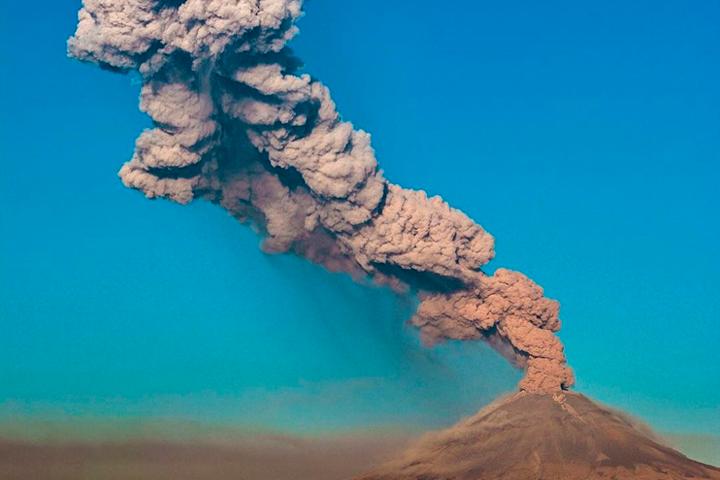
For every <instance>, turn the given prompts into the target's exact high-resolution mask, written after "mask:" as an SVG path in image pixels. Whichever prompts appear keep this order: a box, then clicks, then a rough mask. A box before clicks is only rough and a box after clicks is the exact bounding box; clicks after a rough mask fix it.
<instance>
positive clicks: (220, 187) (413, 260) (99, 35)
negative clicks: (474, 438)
mask: <svg viewBox="0 0 720 480" xmlns="http://www.w3.org/2000/svg"><path fill="white" fill-rule="evenodd" d="M301 7H302V2H301V0H186V1H181V0H85V1H84V6H83V8H82V9H81V10H80V13H79V23H78V27H77V32H76V33H75V35H74V36H73V37H72V38H71V39H70V40H69V42H68V48H69V52H70V55H71V56H73V57H75V58H78V59H80V60H83V61H88V62H93V63H97V64H99V65H100V66H101V67H104V68H107V69H111V70H115V71H120V72H127V71H132V70H136V71H138V72H139V73H140V75H141V77H142V80H143V87H142V94H141V102H140V106H141V108H142V110H143V111H145V112H146V113H147V114H148V115H149V116H150V117H151V118H152V120H153V122H154V126H155V128H153V129H150V130H146V131H145V132H143V133H142V134H141V135H140V137H139V138H138V139H137V144H136V149H135V154H134V156H133V158H132V159H131V160H130V161H129V162H128V163H126V164H125V165H124V166H123V167H122V169H121V170H120V177H121V178H122V181H123V182H124V183H125V185H127V186H128V187H131V188H135V189H137V190H140V191H142V192H144V193H145V195H146V196H147V197H148V198H158V197H163V198H168V199H171V200H174V201H176V202H179V203H183V204H184V203H188V202H190V201H191V200H193V199H196V198H205V199H208V200H210V201H212V202H215V203H217V204H219V205H221V206H222V207H223V208H225V209H226V210H227V211H228V212H230V213H231V214H232V215H233V216H234V217H235V218H237V219H238V220H240V221H242V222H247V223H250V224H251V225H253V226H255V228H257V229H258V230H259V231H260V232H261V233H262V234H263V235H264V236H265V240H264V243H263V248H264V249H265V250H266V251H268V252H287V251H292V252H295V253H296V254H298V255H301V256H303V257H305V258H307V259H309V260H311V261H313V262H316V263H319V264H322V265H324V266H325V267H326V268H328V269H330V270H332V271H342V272H347V273H349V274H351V275H353V276H354V277H355V278H357V279H359V280H362V279H366V278H369V279H372V280H373V281H375V282H377V283H381V284H386V285H389V286H391V287H392V288H394V289H395V290H397V291H407V290H413V291H416V292H417V293H418V295H419V298H420V306H419V308H418V311H417V313H416V314H415V316H414V317H413V319H412V323H413V324H414V325H416V326H417V327H419V328H420V329H421V331H422V336H423V339H424V340H425V341H426V343H429V344H432V343H435V342H438V341H442V340H445V339H462V340H470V339H485V340H488V341H489V342H491V344H492V345H494V346H495V347H496V348H498V349H499V350H500V351H501V352H503V353H504V354H506V355H507V356H508V357H509V358H510V359H511V360H513V361H514V362H516V364H518V365H520V366H523V367H525V368H526V375H525V377H524V379H523V380H522V382H521V383H520V388H521V389H522V390H525V391H529V392H537V393H551V392H556V391H558V390H561V389H566V388H569V387H570V386H571V385H572V383H573V375H572V372H571V370H570V369H569V368H568V367H567V365H566V361H565V355H564V353H563V346H562V344H561V342H560V341H559V339H558V338H557V337H556V336H555V335H554V333H553V332H556V331H557V330H558V329H559V328H560V321H559V319H558V304H557V302H555V301H553V300H549V299H547V298H544V297H543V291H542V289H541V288H540V287H539V286H537V285H536V284H535V283H533V282H532V281H531V280H529V279H528V278H527V277H525V276H523V275H522V274H520V273H517V272H512V271H509V270H498V271H497V272H496V273H495V274H494V275H492V276H488V275H486V274H484V273H483V272H482V271H481V270H480V268H481V267H482V266H483V265H485V264H486V263H488V262H489V261H490V260H491V259H492V258H493V256H494V248H493V244H494V240H493V237H492V236H491V235H490V234H488V233H487V232H485V231H484V230H483V229H482V228H481V227H480V226H479V225H477V224H475V223H474V222H473V221H472V220H470V219H469V218H468V217H467V216H466V215H464V214H463V213H462V212H460V211H459V210H455V209H453V208H451V207H450V206H448V205H447V204H446V203H445V202H444V201H442V200H441V199H440V198H439V197H434V198H428V197H427V196H426V195H425V193H424V192H422V191H414V190H408V189H404V188H402V187H399V186H397V185H394V184H392V183H390V182H388V181H387V180H385V178H383V174H382V171H380V170H379V169H378V165H377V162H376V160H375V155H374V152H373V149H372V147H371V146H370V137H369V135H368V134H367V133H365V132H362V131H358V130H354V129H353V127H352V125H351V124H350V123H347V122H344V121H342V120H341V119H340V117H339V115H338V113H337V111H336V110H335V105H334V103H333V101H332V99H331V98H330V93H329V91H328V89H327V88H326V87H325V86H324V85H323V84H322V83H320V82H318V81H316V80H314V79H312V78H311V77H310V76H308V75H306V74H299V73H297V71H298V69H299V67H300V62H299V61H298V60H297V59H296V58H295V57H294V56H293V54H292V52H291V51H290V49H289V48H288V47H287V46H286V43H287V42H288V40H290V39H291V38H292V37H293V36H294V35H295V33H296V32H297V28H296V27H295V26H294V23H295V21H296V20H297V19H298V17H299V16H300V15H301Z"/></svg>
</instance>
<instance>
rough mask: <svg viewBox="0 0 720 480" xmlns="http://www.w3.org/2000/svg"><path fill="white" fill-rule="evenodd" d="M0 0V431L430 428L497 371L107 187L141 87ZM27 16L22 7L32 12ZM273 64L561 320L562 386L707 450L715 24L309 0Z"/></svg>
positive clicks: (233, 235) (717, 81) (644, 13)
mask: <svg viewBox="0 0 720 480" xmlns="http://www.w3.org/2000/svg"><path fill="white" fill-rule="evenodd" d="M36 5H38V8H35V9H34V10H33V12H32V19H31V20H30V21H28V20H22V21H20V20H17V21H16V19H18V18H20V17H21V16H22V15H23V14H25V13H24V9H25V8H26V7H24V6H23V5H20V4H19V3H17V2H10V1H8V0H0V9H1V13H2V15H0V27H2V29H3V31H4V32H5V38H6V41H5V42H3V44H2V45H0V55H1V57H0V59H1V60H2V61H1V62H0V87H1V88H2V92H3V97H2V108H1V109H0V123H1V124H2V128H0V158H1V161H2V166H3V175H2V176H1V177H0V231H1V232H2V235H1V236H0V328H1V329H2V335H0V412H4V413H3V415H4V416H5V417H8V416H15V417H17V416H18V414H22V415H31V416H32V415H34V416H43V415H46V416H49V415H57V414H62V415H66V414H69V415H79V416H98V417H103V416H120V417H124V416H132V417H137V418H145V417H157V416H166V417H190V418H194V419H199V420H203V421H216V420H219V421H230V420H232V421H237V422H246V423H247V422H254V423H256V424H258V425H260V426H267V427H269V428H276V429H291V430H312V429H320V430H322V429H336V428H346V427H352V426H362V425H366V424H370V423H373V424H375V423H393V424H413V425H417V424H422V425H427V426H435V425H443V424H448V423H451V422H452V421H453V420H455V419H456V418H458V417H459V416H461V415H464V414H469V413H471V412H472V411H473V410H474V409H476V408H477V407H479V406H480V405H481V404H482V403H484V402H487V401H488V400H489V399H491V398H493V397H494V396H495V395H497V394H498V393H500V392H502V391H506V390H508V389H511V388H512V386H513V385H514V383H515V382H516V381H517V379H518V373H517V372H515V371H513V369H512V368H510V367H509V366H507V365H506V363H505V362H504V361H503V360H502V359H499V358H497V356H496V355H495V354H494V353H493V352H490V351H489V350H488V349H487V348H485V347H484V346H482V345H447V346H444V347H442V348H440V349H437V350H433V351H427V350H424V349H423V348H422V347H420V346H419V345H418V342H417V338H416V337H415V334H414V332H412V331H411V330H409V329H408V328H406V327H404V325H403V324H404V321H405V320H406V319H407V318H408V316H409V314H410V311H411V310H412V305H411V304H410V303H408V302H407V301H405V300H402V299H397V298H395V297H394V296H393V295H392V294H390V293H388V292H386V291H383V290H380V289H366V288H363V287H360V286H357V285H354V284H352V282H350V281H349V280H348V279H347V278H344V277H341V276H337V275H330V274H328V273H325V272H323V271H321V270H320V269H318V268H317V267H314V266H312V265H307V264H305V263H304V262H302V261H300V260H298V259H295V258H292V257H288V256H279V257H268V256H266V255H264V254H262V253H261V252H259V250H258V249H257V245H258V239H257V238H256V237H255V235H254V234H253V233H252V232H251V231H250V230H249V229H247V228H245V227H243V226H241V225H238V224H236V223H235V222H234V221H233V220H232V219H230V218H229V217H228V216H227V215H226V214H225V213H223V212H222V211H221V210H220V209H217V208H215V207H213V206H211V205H207V204H203V203H198V204H194V205H192V206H190V207H180V206H177V205H172V204H169V203H166V202H148V201H146V200H145V199H143V198H142V196H141V195H140V194H138V193H136V192H132V191H128V190H126V189H124V188H123V187H122V185H121V184H120V182H119V180H118V179H117V178H116V172H117V170H118V168H119V167H120V165H121V164H122V162H124V161H125V160H126V159H128V158H129V156H130V154H131V152H132V148H133V142H134V139H135V137H136V136H137V134H138V133H139V132H140V131H141V129H142V128H144V127H145V126H147V125H148V121H147V119H146V118H145V117H144V115H143V114H141V113H140V112H139V111H138V110H137V97H138V89H139V86H138V85H137V82H135V81H134V80H133V78H132V77H130V76H119V75H113V74H111V73H108V72H103V71H100V70H99V69H97V68H94V67H91V66H87V65H81V64H78V63H76V62H72V61H70V60H68V59H66V57H65V44H64V42H65V39H66V37H67V36H68V35H70V34H71V33H72V31H73V27H74V22H75V15H76V11H77V9H78V8H79V2H75V1H73V2H50V1H46V2H42V1H41V2H40V3H39V4H38V3H36ZM40 5H42V6H43V8H39V6H40ZM306 11H307V15H306V17H305V18H303V19H302V21H301V23H300V27H301V31H302V33H301V35H300V36H299V37H298V38H297V40H295V41H294V43H293V45H294V48H295V49H296V50H297V53H298V54H299V55H300V56H301V57H302V58H303V59H304V60H305V62H306V66H305V69H306V70H307V71H308V72H311V73H312V74H313V75H315V76H317V77H318V78H320V79H322V80H323V82H324V83H326V84H327V85H328V86H329V87H330V88H331V90H332V92H333V96H334V98H335V100H336V102H337V104H338V108H339V110H340V111H341V112H342V113H343V116H344V117H345V118H346V119H348V120H351V121H352V122H353V123H354V124H355V125H356V126H357V127H359V128H362V129H365V130H367V131H369V132H370V133H371V134H372V135H373V144H374V146H375V148H376V151H377V155H378V159H379V161H380V163H381V165H382V167H383V168H384V170H385V172H386V176H387V177H388V178H389V179H390V180H392V181H394V182H396V183H400V184H402V185H403V186H407V187H414V188H422V189H425V190H426V191H428V192H429V193H431V194H440V195H442V196H443V197H444V198H445V199H446V200H448V201H449V202H450V203H451V204H452V205H453V206H456V207H459V208H461V209H462V210H464V211H465V212H467V213H468V214H469V215H470V216H471V217H473V218H474V219H475V220H477V221H478V222H479V223H480V224H482V225H483V226H484V227H485V228H487V229H488V230H489V231H490V232H491V233H493V234H494V235H495V237H496V239H497V252H498V256H497V259H496V260H495V261H494V262H493V264H492V268H495V267H498V266H505V267H509V268H513V269H518V270H521V271H523V272H525V273H527V274H528V275H530V276H531V277H532V278H534V279H535V280H536V281H538V282H539V283H540V284H542V285H543V286H544V287H545V289H546V292H547V294H548V295H549V296H551V297H553V298H557V299H559V300H560V301H561V303H562V318H563V320H564V326H563V330H562V338H563V340H564V342H565V343H566V349H567V353H568V356H569V359H570V362H571V364H572V365H573V367H574V368H575V370H576V373H577V377H578V389H579V390H580V391H582V392H584V393H587V394H589V395H591V396H593V397H595V398H598V399H600V400H602V401H605V402H607V403H610V404H612V405H614V406H617V407H621V408H623V409H626V410H628V411H630V412H632V413H635V414H637V415H640V416H641V417H642V418H644V419H645V420H647V421H649V422H650V423H651V424H652V425H654V426H655V427H656V428H658V429H660V430H664V431H675V432H688V433H705V434H713V433H717V432H718V431H720V362H718V361H717V358H718V350H717V348H718V343H719V342H720V331H719V330H718V320H719V319H720V279H719V276H718V273H720V255H719V254H720V252H719V247H718V245H719V244H720V242H719V241H718V234H719V233H720V215H718V207H719V206H720V205H719V203H720V201H719V200H718V194H717V184H718V181H719V180H720V166H718V165H720V158H719V157H720V88H718V85H720V62H718V61H717V59H718V58H719V54H720V52H719V51H718V50H720V38H718V37H720V30H718V29H717V25H718V23H719V21H720V6H719V5H718V4H716V3H714V2H701V1H696V2H694V1H691V2H685V1H682V2H681V1H659V2H658V1H653V2H650V1H637V2H632V5H629V4H628V2H620V1H609V2H603V3H602V4H597V5H589V4H586V3H585V4H583V3H578V2H571V1H550V2H543V3H542V4H540V3H538V2H532V1H529V0H522V1H521V0H511V1H509V2H502V4H499V3H498V2H495V3H490V2H477V1H471V0H458V1H454V2H451V3H450V4H448V3H447V2H444V3H441V2H430V1H424V0H423V1H413V2H409V1H408V2H405V1H400V2H386V1H380V0H365V1H362V2H360V1H354V2H337V1H332V0H310V1H308V2H307V5H306Z"/></svg>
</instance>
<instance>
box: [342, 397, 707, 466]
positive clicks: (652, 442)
mask: <svg viewBox="0 0 720 480" xmlns="http://www.w3.org/2000/svg"><path fill="white" fill-rule="evenodd" d="M559 479H562V480H594V479H605V480H626V479H628V480H629V479H633V480H680V479H713V480H715V479H720V469H718V468H715V467H712V466H709V465H704V464H702V463H698V462H696V461H693V460H691V459H689V458H687V457H685V456H684V455H682V454H681V453H679V452H677V451H675V450H673V449H672V448H670V447H668V446H666V445H664V444H663V442H662V440H661V439H660V438H658V437H657V436H655V435H654V434H653V433H652V432H651V431H650V429H648V428H647V427H644V426H643V425H641V424H640V423H639V422H636V421H634V420H632V419H631V418H629V417H627V416H625V415H623V414H622V413H619V412H616V411H613V410H611V409H609V408H606V407H602V406H600V405H598V404H596V403H594V402H592V401H591V400H590V399H588V398H587V397H585V396H583V395H580V394H577V393H562V394H557V395H554V396H552V395H537V394H529V393H518V394H515V395H513V396H511V397H507V398H504V399H501V400H499V401H497V402H495V403H493V404H491V405H490V406H488V407H486V408H485V409H483V410H481V411H480V412H479V413H477V414H476V415H474V416H472V417H470V418H467V419H465V420H463V421H461V422H460V423H458V424H457V425H455V426H454V427H451V428H449V429H447V430H444V431H440V432H437V433H430V434H427V435H425V436H424V437H422V438H421V439H420V440H418V442H417V443H415V444H414V445H412V446H411V447H410V448H409V449H408V450H407V451H405V452H404V453H403V454H402V455H401V456H400V457H399V458H398V459H396V460H394V461H391V462H389V463H387V464H385V465H383V466H381V467H379V468H378V469H377V470H376V471H374V472H372V473H370V474H367V475H364V476H362V477H358V478H356V480H559Z"/></svg>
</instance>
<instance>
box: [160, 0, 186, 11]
mask: <svg viewBox="0 0 720 480" xmlns="http://www.w3.org/2000/svg"><path fill="white" fill-rule="evenodd" d="M183 3H185V0H157V3H156V4H155V11H156V12H157V11H160V10H164V9H166V8H178V7H179V6H180V5H182V4H183Z"/></svg>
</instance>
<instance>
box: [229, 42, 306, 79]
mask: <svg viewBox="0 0 720 480" xmlns="http://www.w3.org/2000/svg"><path fill="white" fill-rule="evenodd" d="M275 64H277V65H280V66H281V67H282V69H283V72H284V73H286V74H293V73H294V72H296V71H297V70H299V69H300V68H302V66H303V65H304V64H303V62H302V60H300V58H298V57H297V56H296V55H295V52H293V50H292V49H291V48H289V47H285V48H283V49H282V50H280V51H279V52H268V53H262V54H260V53H247V52H242V53H237V52H235V51H233V49H231V50H230V51H229V52H228V53H226V54H225V55H224V56H223V57H222V58H221V59H220V64H219V65H218V67H219V69H220V70H221V71H223V72H224V73H225V74H228V75H230V74H232V72H233V71H234V70H235V69H237V68H247V67H252V66H255V65H275Z"/></svg>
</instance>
